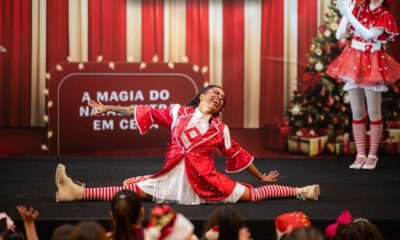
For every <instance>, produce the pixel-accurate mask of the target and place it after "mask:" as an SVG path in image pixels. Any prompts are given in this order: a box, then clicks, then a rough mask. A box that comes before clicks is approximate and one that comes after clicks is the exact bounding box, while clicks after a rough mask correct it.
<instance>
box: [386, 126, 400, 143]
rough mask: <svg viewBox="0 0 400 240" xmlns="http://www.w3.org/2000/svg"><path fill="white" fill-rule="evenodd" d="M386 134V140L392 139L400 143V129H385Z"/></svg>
mask: <svg viewBox="0 0 400 240" xmlns="http://www.w3.org/2000/svg"><path fill="white" fill-rule="evenodd" d="M386 133H387V137H388V138H393V139H395V140H397V142H400V128H387V129H386Z"/></svg>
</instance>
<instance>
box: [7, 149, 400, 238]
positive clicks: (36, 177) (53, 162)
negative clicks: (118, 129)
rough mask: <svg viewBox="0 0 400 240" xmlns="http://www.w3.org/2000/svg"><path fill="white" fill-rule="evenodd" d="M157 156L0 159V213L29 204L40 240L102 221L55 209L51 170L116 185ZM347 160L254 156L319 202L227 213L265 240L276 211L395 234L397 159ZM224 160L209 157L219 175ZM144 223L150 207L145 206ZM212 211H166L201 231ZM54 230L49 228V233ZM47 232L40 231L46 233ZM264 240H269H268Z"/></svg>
mask: <svg viewBox="0 0 400 240" xmlns="http://www.w3.org/2000/svg"><path fill="white" fill-rule="evenodd" d="M162 162H163V160H162V158H123V157H119V158H97V157H96V158H90V157H85V158H64V157H63V158H55V157H37V158H29V157H17V158H0V169H1V170H2V176H1V190H0V207H1V209H0V212H2V211H5V212H7V213H8V214H9V216H11V217H12V218H13V219H14V220H16V222H17V223H18V225H19V226H21V221H20V220H21V219H20V217H19V216H18V213H17V211H16V209H15V206H16V205H17V204H25V205H28V206H33V207H35V208H36V209H38V210H39V211H40V218H39V221H38V228H39V232H40V234H41V238H42V239H46V237H44V235H45V236H46V235H47V234H48V233H46V232H45V230H44V229H49V228H51V227H49V226H57V225H59V224H60V223H62V222H67V221H68V222H75V221H79V220H88V219H92V220H97V221H100V222H101V223H103V224H104V223H105V224H108V223H109V219H110V217H109V209H110V206H109V203H106V202H73V203H63V204H57V203H56V202H55V191H56V186H55V183H54V172H55V169H56V166H57V164H58V163H63V164H64V165H66V167H67V173H68V175H69V176H70V177H72V178H74V179H76V180H78V181H80V182H84V183H85V184H86V186H88V187H97V186H111V185H120V184H121V183H122V181H123V180H124V179H125V178H128V177H132V176H137V175H145V174H150V173H154V172H156V171H157V170H159V169H160V167H161V165H162ZM351 162H352V159H351V158H344V157H340V158H339V157H332V158H321V159H319V158H313V159H267V158H258V159H256V160H255V162H254V163H255V164H256V166H257V167H258V168H259V169H260V170H261V171H265V172H267V171H270V170H278V171H279V172H280V176H279V179H278V182H277V184H281V185H289V186H296V187H300V186H305V185H309V184H315V183H319V184H320V186H321V197H320V200H319V201H302V200H298V199H277V200H266V201H262V202H256V203H237V204H233V205H231V206H233V207H235V208H236V209H237V210H238V211H239V212H240V213H241V214H242V216H243V217H244V219H245V220H246V222H247V223H248V225H249V227H250V230H251V231H252V234H253V237H254V239H265V238H266V236H268V237H267V238H268V239H272V234H273V232H274V228H273V220H274V218H275V217H276V216H277V215H279V214H281V213H284V212H291V211H303V212H304V213H306V215H308V216H309V218H310V219H311V222H313V223H314V225H316V226H318V227H321V228H322V227H324V226H326V224H327V223H329V222H332V221H334V220H335V219H336V217H337V216H338V215H339V214H340V213H341V212H342V211H343V210H345V209H348V210H349V211H350V212H351V214H352V215H353V216H354V217H365V218H368V219H370V220H371V221H373V222H374V223H376V224H377V225H378V226H379V228H380V229H381V231H382V232H383V234H384V235H385V237H386V239H392V236H395V235H397V228H398V226H399V223H400V191H399V190H400V174H399V173H400V159H397V158H395V157H393V158H390V157H382V159H381V160H380V162H379V167H378V169H376V170H374V171H367V170H350V169H348V168H347V167H348V165H349V164H350V163H351ZM224 163H225V160H224V159H223V158H218V159H216V164H217V167H218V169H220V170H221V171H223V169H224ZM229 176H230V177H231V178H232V179H234V180H237V181H242V182H248V183H250V184H253V185H255V186H260V185H261V184H260V182H259V181H258V180H257V179H255V178H254V177H252V176H251V175H250V174H248V173H247V172H246V171H244V172H240V173H236V174H229ZM144 206H145V208H146V218H145V219H148V210H149V209H150V208H151V206H153V203H152V202H145V203H144ZM217 206H218V205H201V206H183V205H173V208H174V209H175V210H176V211H177V212H180V213H182V214H184V215H185V216H187V217H188V218H189V219H191V220H192V221H193V222H194V223H195V225H196V227H197V229H196V232H197V233H200V232H201V231H202V229H201V228H202V224H203V222H204V221H205V220H206V219H207V217H208V216H209V214H210V213H211V212H212V211H213V209H214V208H216V207H217ZM53 229H54V228H53ZM47 231H48V230H47ZM269 236H270V237H269Z"/></svg>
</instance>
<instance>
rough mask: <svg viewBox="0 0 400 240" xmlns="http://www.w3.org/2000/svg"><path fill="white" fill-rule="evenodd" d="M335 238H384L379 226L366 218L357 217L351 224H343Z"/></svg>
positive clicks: (343, 239) (357, 239) (345, 239)
mask: <svg viewBox="0 0 400 240" xmlns="http://www.w3.org/2000/svg"><path fill="white" fill-rule="evenodd" d="M334 239H335V240H347V239H351V240H383V236H382V235H381V233H380V231H379V230H378V228H377V227H376V226H375V225H374V224H373V223H371V222H370V221H369V220H367V219H365V218H357V219H354V221H353V222H352V223H351V224H341V225H340V226H339V228H338V231H337V234H336V237H335V238H334Z"/></svg>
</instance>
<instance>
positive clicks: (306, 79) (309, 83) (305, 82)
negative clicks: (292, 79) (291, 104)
mask: <svg viewBox="0 0 400 240" xmlns="http://www.w3.org/2000/svg"><path fill="white" fill-rule="evenodd" d="M320 79H321V73H319V72H318V73H317V74H315V75H312V74H311V73H310V72H304V73H303V76H302V77H301V82H302V84H301V89H300V94H304V93H306V92H308V91H310V90H312V89H314V88H315V86H316V85H317V83H318V82H319V80H320Z"/></svg>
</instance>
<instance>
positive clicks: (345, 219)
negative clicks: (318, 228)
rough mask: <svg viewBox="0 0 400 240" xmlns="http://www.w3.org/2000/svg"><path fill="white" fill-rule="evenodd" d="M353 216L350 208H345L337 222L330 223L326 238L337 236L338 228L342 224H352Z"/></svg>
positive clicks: (326, 230)
mask: <svg viewBox="0 0 400 240" xmlns="http://www.w3.org/2000/svg"><path fill="white" fill-rule="evenodd" d="M351 222H352V218H351V214H350V212H349V211H348V210H344V211H343V212H342V213H341V214H340V215H339V217H338V218H337V220H336V222H335V223H332V224H330V225H328V226H327V227H326V229H325V237H326V238H335V237H336V233H337V230H338V228H339V225H340V224H351Z"/></svg>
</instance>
